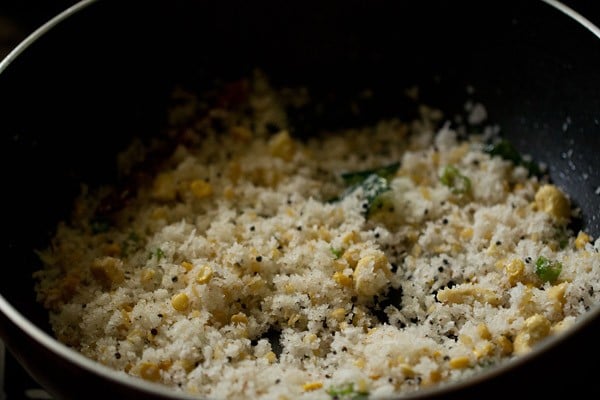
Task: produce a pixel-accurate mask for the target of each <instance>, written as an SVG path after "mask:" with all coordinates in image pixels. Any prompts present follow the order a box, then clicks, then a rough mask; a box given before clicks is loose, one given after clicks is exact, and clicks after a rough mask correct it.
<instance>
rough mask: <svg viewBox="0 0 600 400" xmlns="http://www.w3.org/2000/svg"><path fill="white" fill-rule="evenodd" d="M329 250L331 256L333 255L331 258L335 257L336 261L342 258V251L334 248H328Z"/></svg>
mask: <svg viewBox="0 0 600 400" xmlns="http://www.w3.org/2000/svg"><path fill="white" fill-rule="evenodd" d="M330 249H331V254H333V256H334V257H335V259H336V260H337V259H338V258H340V257H341V256H342V254H343V253H344V250H342V249H336V248H334V247H330Z"/></svg>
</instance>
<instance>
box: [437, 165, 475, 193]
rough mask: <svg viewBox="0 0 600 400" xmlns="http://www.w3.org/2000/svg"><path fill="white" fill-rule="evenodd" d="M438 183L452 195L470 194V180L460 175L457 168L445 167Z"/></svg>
mask: <svg viewBox="0 0 600 400" xmlns="http://www.w3.org/2000/svg"><path fill="white" fill-rule="evenodd" d="M440 182H441V183H442V185H444V186H448V187H449V188H450V191H451V192H452V193H453V194H459V195H462V194H467V193H470V192H471V180H470V179H469V178H467V177H466V176H464V175H463V174H461V173H460V171H459V170H458V168H456V167H455V166H453V165H447V166H446V167H445V168H444V171H443V172H442V175H440Z"/></svg>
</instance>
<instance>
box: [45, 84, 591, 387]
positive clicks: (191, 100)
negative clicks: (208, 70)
mask: <svg viewBox="0 0 600 400" xmlns="http://www.w3.org/2000/svg"><path fill="white" fill-rule="evenodd" d="M219 96H220V97H218V100H219V101H216V102H213V103H212V104H211V105H210V107H208V106H207V102H206V101H205V99H203V98H202V97H201V96H196V95H194V94H191V93H188V92H185V91H183V90H178V91H176V92H175V97H176V100H177V103H176V104H175V105H174V106H173V109H172V110H171V114H170V119H171V124H172V127H171V128H170V131H169V135H170V136H169V137H170V138H171V140H170V142H171V143H173V142H176V143H177V146H176V147H175V148H174V150H173V152H172V155H171V156H170V157H168V158H167V159H166V161H163V162H161V163H156V165H154V166H153V167H152V168H144V169H142V170H141V172H140V170H139V169H138V170H136V168H135V166H136V165H149V164H152V162H151V161H152V160H153V158H152V154H154V153H153V151H154V150H156V149H157V148H160V147H161V146H162V145H161V144H160V143H159V144H155V143H151V144H141V142H138V143H134V144H132V146H131V147H130V148H129V149H128V151H127V152H125V153H123V154H121V155H120V158H119V161H120V167H121V170H122V172H123V174H124V175H128V174H129V176H131V177H132V179H130V180H129V182H130V184H129V185H128V186H126V187H112V188H111V187H105V188H101V189H99V190H95V189H94V190H92V189H88V188H84V189H83V191H82V193H81V196H80V198H79V199H78V201H77V202H76V204H75V207H74V208H73V216H72V219H70V220H69V221H65V222H63V223H61V224H60V225H59V226H58V228H57V231H56V234H55V236H54V237H53V240H52V243H51V245H50V246H49V247H48V248H47V249H44V250H42V251H40V253H39V254H40V258H41V259H42V261H43V263H44V267H43V268H42V269H40V270H39V271H37V272H36V273H35V278H36V291H37V295H38V299H39V301H40V302H41V303H42V304H43V305H44V306H45V307H46V308H47V309H48V310H49V315H50V322H51V326H52V328H53V330H54V333H55V335H56V337H57V338H58V340H60V341H61V342H64V343H65V344H67V345H69V346H71V347H73V348H74V349H76V350H78V351H80V352H81V353H83V354H84V355H85V356H87V357H89V358H92V359H94V360H97V361H99V362H100V363H102V364H105V365H107V366H109V367H111V368H114V369H115V370H118V371H124V372H123V373H127V374H131V375H134V376H138V377H141V378H143V379H145V380H148V381H153V382H160V383H163V384H165V385H169V386H172V387H173V388H174V390H178V391H182V392H186V393H190V394H194V395H198V396H205V397H208V398H214V399H224V398H228V399H248V398H255V399H296V398H311V399H334V398H335V399H360V398H372V399H376V398H386V397H389V396H390V395H398V394H403V393H409V392H412V391H415V390H419V389H421V388H426V387H431V386H433V385H439V384H444V383H447V382H452V381H456V380H460V379H464V378H466V377H467V376H470V375H472V374H476V373H478V372H480V371H482V370H484V369H486V368H489V367H490V366H493V365H496V364H498V363H500V362H503V361H505V360H508V359H510V358H513V357H518V356H520V355H522V354H525V353H527V352H528V351H530V349H531V348H532V347H534V346H535V345H536V344H537V343H539V342H541V341H543V340H544V339H545V338H547V337H549V336H551V335H556V334H558V333H560V332H561V331H563V330H565V329H568V328H569V326H571V325H572V324H573V323H575V322H576V321H577V318H578V317H579V316H581V315H582V314H584V313H585V312H586V311H587V310H588V309H589V308H590V307H591V306H592V305H593V304H595V303H598V301H600V254H599V249H600V241H599V240H597V239H596V241H595V242H593V238H591V237H590V236H589V235H587V234H586V233H585V232H573V231H571V230H570V229H569V228H568V227H569V225H568V224H569V222H570V221H571V219H572V218H573V217H576V212H577V210H575V209H573V208H572V207H571V204H570V199H569V196H568V194H566V193H563V192H562V191H561V190H560V189H559V188H557V187H556V186H554V185H553V184H552V183H549V182H548V180H547V177H545V176H544V175H543V174H540V171H539V168H538V167H537V166H536V165H534V164H533V163H531V162H529V161H527V159H526V158H525V157H522V156H520V155H519V154H518V153H517V152H516V151H515V150H514V148H512V146H511V145H510V144H509V143H507V142H505V141H502V140H500V139H499V138H498V137H496V136H495V134H494V129H492V128H487V129H484V130H483V132H484V133H481V134H473V135H465V130H466V131H467V132H466V133H469V132H468V130H469V128H468V126H469V125H465V126H454V125H455V124H449V123H447V122H446V117H445V116H443V115H442V113H441V112H440V111H437V110H432V109H429V108H427V107H424V106H422V107H421V108H420V111H421V112H420V116H419V117H418V118H415V119H414V120H410V121H402V120H398V119H388V120H382V121H380V122H378V123H377V124H374V125H372V126H365V127H359V128H355V129H345V130H341V131H331V132H322V133H321V134H320V135H316V136H311V137H310V138H308V139H306V138H305V139H302V140H301V139H300V136H301V134H302V132H298V131H297V129H296V130H295V131H294V126H291V122H290V119H289V118H288V117H289V115H288V111H289V110H292V109H293V110H296V113H297V112H299V111H298V110H302V107H303V106H304V105H306V104H307V103H309V102H310V93H309V92H308V91H306V90H303V89H298V90H291V89H281V90H279V89H277V90H276V89H273V88H272V87H270V85H269V83H268V81H267V80H266V79H265V78H264V77H263V76H262V75H260V74H257V76H256V77H254V78H253V79H251V80H247V81H241V82H238V83H236V84H231V85H229V86H226V87H225V89H223V91H222V92H220V94H219ZM472 111H473V112H472V114H471V117H472V118H471V119H472V120H475V122H481V121H477V120H478V119H479V120H480V119H482V118H483V117H485V115H484V114H485V109H483V108H482V107H481V106H480V105H477V106H474V107H473V108H472ZM135 171H137V172H135ZM133 178H135V179H133ZM131 182H135V184H131Z"/></svg>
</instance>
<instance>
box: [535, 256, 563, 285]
mask: <svg viewBox="0 0 600 400" xmlns="http://www.w3.org/2000/svg"><path fill="white" fill-rule="evenodd" d="M561 271H562V264H561V263H560V262H559V261H555V260H548V259H547V258H546V257H544V256H540V257H538V259H537V260H536V261H535V273H536V275H537V276H538V277H539V278H540V279H541V280H543V281H544V282H554V281H555V280H557V279H558V276H559V275H560V272H561Z"/></svg>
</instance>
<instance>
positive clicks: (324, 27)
mask: <svg viewBox="0 0 600 400" xmlns="http://www.w3.org/2000/svg"><path fill="white" fill-rule="evenodd" d="M550 3H552V4H550ZM557 6H558V8H560V6H561V4H560V3H556V2H552V1H548V2H544V1H542V0H530V1H507V0H498V1H485V2H484V1H463V0H460V1H459V0H456V1H441V0H439V1H438V0H426V1H370V2H361V1H348V0H346V1H329V2H312V1H302V2H293V3H291V4H287V3H283V2H244V1H229V0H227V1H219V2H215V1H212V2H211V1H196V2H191V1H188V2H185V1H155V2H147V1H127V2H116V1H108V0H100V1H84V2H81V3H79V4H78V5H77V6H76V7H74V8H73V9H70V10H69V11H66V12H65V13H63V14H62V15H60V16H58V17H57V18H55V19H54V20H52V21H51V22H50V23H49V25H48V26H46V27H45V28H43V29H41V30H40V31H39V32H37V33H35V34H34V35H33V36H32V37H30V38H29V39H27V40H26V41H25V42H24V43H23V44H22V45H21V46H20V47H19V48H17V50H16V51H15V52H13V53H12V54H11V55H10V56H9V57H8V58H7V59H5V60H4V61H3V62H2V63H1V64H0V110H1V113H2V118H1V120H0V124H1V125H0V126H1V127H2V128H1V132H2V143H3V144H2V152H3V165H4V170H5V173H4V177H3V182H2V184H3V188H4V193H5V195H4V204H5V208H4V210H5V212H4V215H3V228H4V232H5V237H6V239H5V243H6V245H5V247H4V248H5V250H4V262H3V270H4V275H3V277H2V278H1V279H0V311H1V312H0V337H1V338H2V340H4V341H5V342H6V344H7V346H8V348H9V350H10V351H11V352H12V353H13V354H14V355H15V357H16V358H17V359H18V360H19V362H20V363H22V364H23V365H24V367H25V368H26V369H27V370H28V371H29V372H30V373H31V374H32V375H33V376H34V377H35V378H36V379H37V380H38V381H39V382H40V383H41V384H42V385H43V386H44V387H45V388H47V389H48V390H49V392H50V393H52V394H53V395H55V396H56V397H57V398H65V399H81V398H88V399H91V398H102V399H106V398H160V399H165V398H173V396H174V394H173V393H172V392H170V391H169V390H167V389H164V388H161V387H157V386H155V385H153V384H147V383H144V384H140V383H138V382H137V381H134V380H133V379H130V378H127V377H123V376H120V375H117V374H115V373H113V372H112V371H110V370H107V369H106V368H104V367H101V366H99V365H97V364H95V363H93V362H91V361H89V360H86V359H84V358H83V357H81V356H80V355H78V354H76V353H74V352H73V351H71V350H69V349H67V348H66V347H64V346H62V345H60V344H58V343H57V342H56V341H55V340H54V339H52V338H51V335H50V334H49V332H50V330H49V326H48V323H47V317H46V312H45V311H44V310H42V309H41V307H40V306H39V305H38V304H37V303H36V302H35V297H34V291H33V281H32V279H31V273H32V271H34V270H36V269H38V268H39V266H40V265H39V261H38V260H37V258H36V256H35V254H34V252H33V249H38V248H42V247H44V246H45V244H46V242H47V240H48V239H49V237H50V234H51V233H52V228H53V227H54V226H55V224H56V223H57V221H58V220H59V219H62V218H64V217H66V216H67V215H68V211H69V208H70V206H71V204H72V199H73V198H74V196H75V195H76V194H77V193H78V192H79V188H80V186H79V185H80V183H81V182H87V183H91V184H93V185H94V184H101V183H109V182H115V181H116V180H117V178H118V177H117V175H116V170H115V162H114V161H115V158H114V156H115V154H116V153H117V152H118V151H120V150H122V149H123V148H124V147H125V146H126V145H127V144H128V142H129V141H130V140H131V139H132V137H134V136H139V137H142V138H147V137H150V136H152V135H156V134H160V131H161V127H162V126H163V124H164V122H165V121H164V119H165V109H166V106H167V103H166V98H167V93H168V92H169V91H170V89H171V88H172V86H173V84H176V83H179V84H184V85H186V86H188V87H192V88H195V89H197V90H202V89H206V88H208V87H209V86H210V83H211V82H213V81H214V79H215V78H220V79H222V80H227V79H235V78H239V77H242V76H245V75H247V74H248V73H249V72H250V71H251V70H252V69H253V68H254V67H257V66H258V67H261V68H263V69H264V70H265V71H266V72H267V73H268V74H269V75H270V76H271V77H272V80H273V82H274V83H275V84H287V85H300V84H302V85H308V86H309V87H310V88H311V90H312V92H313V93H314V94H315V96H316V98H317V100H318V101H319V102H321V104H322V106H323V108H324V110H325V113H323V114H317V113H312V114H311V112H310V110H307V113H306V114H304V115H298V116H296V117H295V118H296V119H295V120H294V123H295V126H296V133H297V134H300V133H302V134H310V133H311V131H312V130H314V129H315V128H316V127H318V126H321V127H330V128H334V127H340V128H341V127H345V126H349V125H360V124H367V123H370V122H373V121H375V120H376V119H379V118H382V117H386V116H392V115H398V116H410V115H411V113H413V112H414V104H411V103H410V102H408V101H407V100H406V99H405V98H404V96H402V92H403V91H404V89H406V88H407V87H409V86H412V85H415V84H417V85H419V86H420V88H421V93H422V98H423V100H424V101H425V102H427V103H429V104H431V105H433V106H438V107H440V108H442V109H444V110H447V111H449V114H450V115H452V114H453V113H460V112H461V110H462V106H463V104H464V103H465V101H466V100H468V99H469V98H471V99H474V100H477V101H480V102H482V103H483V104H485V106H486V107H487V109H488V112H489V117H490V120H491V121H493V122H495V123H497V124H498V125H499V126H501V128H502V132H503V135H505V137H506V138H507V139H508V140H510V141H511V142H512V143H514V145H515V147H516V148H517V149H518V150H519V151H521V152H523V153H528V154H531V155H532V156H533V158H534V159H535V160H537V161H542V162H544V163H546V164H548V165H549V166H550V169H549V172H550V176H551V178H552V179H553V180H554V182H555V183H556V184H557V185H558V186H560V187H561V188H562V189H563V190H564V191H565V192H567V193H569V194H570V195H571V196H572V199H573V201H574V203H575V205H576V206H578V207H580V208H581V218H580V219H578V220H576V221H574V223H573V224H574V225H573V228H574V229H580V228H583V229H585V230H586V231H587V232H588V233H589V234H591V235H592V236H593V237H598V235H600V193H599V190H600V189H598V188H599V187H600V160H599V158H598V156H597V154H598V152H599V151H600V31H599V30H598V28H596V27H595V26H593V25H588V26H587V27H586V26H584V25H585V21H583V22H582V21H581V20H577V18H579V17H580V16H577V15H575V17H576V18H573V17H572V16H568V15H567V14H565V13H564V12H563V11H561V10H559V9H558V8H557ZM467 85H469V86H471V87H473V88H474V93H473V94H472V95H470V94H468V93H467V91H466V90H465V88H466V86H467ZM365 88H370V89H372V90H373V93H374V94H375V96H374V97H373V99H372V100H370V101H369V103H368V104H363V105H362V106H363V109H364V110H368V112H366V113H363V114H361V115H360V116H355V115H354V114H353V113H352V112H351V107H350V103H351V100H353V99H355V98H356V94H357V93H359V92H360V91H361V90H363V89H365ZM596 267H600V266H596ZM599 318H600V308H599V307H596V308H595V309H593V310H591V311H590V313H589V315H588V317H587V318H586V319H584V320H583V321H582V322H581V323H580V324H579V326H578V329H575V330H573V332H572V333H571V334H570V335H568V336H566V337H561V338H555V339H553V340H550V341H549V342H548V343H547V344H545V345H543V346H541V347H540V348H539V349H538V350H536V351H534V352H533V353H532V354H531V355H529V356H527V357H524V358H523V359H522V360H520V361H519V362H516V363H513V364H509V365H508V366H507V367H503V368H497V369H495V370H492V371H490V373H487V374H485V375H483V376H480V377H477V378H475V379H473V380H469V381H466V382H463V383H460V384H458V385H454V386H451V387H449V388H447V389H444V390H441V391H440V390H437V391H433V392H423V393H421V394H418V396H420V395H423V396H424V395H427V396H429V397H432V398H433V397H443V398H461V399H467V398H481V397H483V396H486V397H488V396H514V395H515V394H516V395H518V396H520V397H522V398H527V396H536V397H541V396H544V395H553V396H554V397H556V395H570V394H571V393H572V392H573V391H574V390H576V389H578V388H581V387H583V388H584V390H588V394H589V393H590V391H591V393H592V394H594V393H599V391H600V385H599V384H598V383H597V382H594V380H593V378H594V377H595V369H594V368H593V367H592V368H590V367H586V366H584V365H583V364H582V363H584V362H586V361H588V360H589V359H590V357H591V359H592V360H595V361H596V362H597V361H598V359H599V356H600V354H599V348H600V345H598V339H597V338H598V334H599V330H598V321H599ZM115 396H116V397H115ZM592 397H593V396H592Z"/></svg>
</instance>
